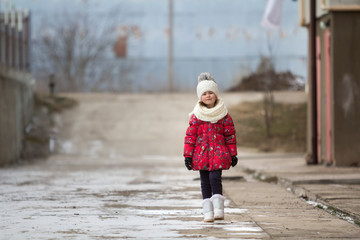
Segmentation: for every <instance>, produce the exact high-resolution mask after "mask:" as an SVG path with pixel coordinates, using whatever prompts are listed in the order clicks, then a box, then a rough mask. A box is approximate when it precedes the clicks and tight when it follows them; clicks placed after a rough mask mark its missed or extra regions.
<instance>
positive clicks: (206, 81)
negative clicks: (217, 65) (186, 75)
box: [196, 72, 219, 100]
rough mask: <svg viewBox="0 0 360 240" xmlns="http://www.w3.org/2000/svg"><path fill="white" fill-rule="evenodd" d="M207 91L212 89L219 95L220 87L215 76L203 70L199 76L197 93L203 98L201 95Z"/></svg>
mask: <svg viewBox="0 0 360 240" xmlns="http://www.w3.org/2000/svg"><path fill="white" fill-rule="evenodd" d="M207 91H211V92H213V93H215V95H216V96H217V97H219V89H218V85H217V84H216V82H215V80H214V77H213V76H211V74H210V73H208V72H203V73H200V75H199V76H198V85H197V87H196V93H197V96H198V98H199V100H201V95H202V94H203V93H204V92H207Z"/></svg>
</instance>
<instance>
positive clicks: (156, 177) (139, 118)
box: [0, 94, 360, 240]
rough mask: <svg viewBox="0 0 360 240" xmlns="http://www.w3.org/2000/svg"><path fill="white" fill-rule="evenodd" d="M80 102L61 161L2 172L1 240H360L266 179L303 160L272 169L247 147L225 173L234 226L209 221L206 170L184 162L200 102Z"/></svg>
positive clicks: (69, 115)
mask: <svg viewBox="0 0 360 240" xmlns="http://www.w3.org/2000/svg"><path fill="white" fill-rule="evenodd" d="M72 97H74V98H76V99H77V100H78V101H79V103H80V104H79V106H78V107H76V108H75V109H73V110H71V111H68V112H65V113H63V114H62V115H59V116H57V118H56V122H57V128H58V130H59V134H58V139H57V148H58V151H59V152H58V154H55V155H53V156H52V157H51V158H50V159H48V160H46V161H37V162H35V163H29V164H23V165H20V166H11V167H7V168H3V169H0V232H1V234H0V239H6V240H7V239H109V238H112V239H127V238H134V239H175V238H183V239H360V228H359V227H358V226H357V225H355V224H352V223H349V222H348V221H345V220H342V219H340V218H339V217H337V216H334V215H332V214H329V213H328V212H326V211H323V210H322V209H320V208H319V207H317V206H314V205H311V204H309V203H308V202H306V201H304V200H303V199H301V198H299V197H298V196H296V195H295V194H293V193H292V192H291V191H288V190H286V189H285V188H284V187H283V186H281V185H279V184H274V183H271V182H270V183H269V182H264V181H259V180H258V179H257V178H260V179H261V178H264V177H262V176H265V173H268V174H269V176H273V175H271V174H270V173H273V174H274V176H279V174H280V173H281V174H289V175H290V176H292V175H294V176H295V175H296V172H297V171H298V170H299V169H298V168H299V164H300V160H299V159H300V158H299V159H298V160H297V161H293V158H298V157H299V156H293V157H289V156H287V157H286V158H287V161H286V163H287V164H289V166H288V168H284V169H283V167H282V165H281V164H279V163H278V165H277V166H278V168H276V169H274V168H273V171H272V172H271V171H270V170H271V168H270V167H271V166H273V163H274V162H271V161H272V160H274V159H277V158H276V157H274V155H271V154H266V155H262V154H258V153H254V152H251V151H247V150H244V149H239V160H240V161H239V166H237V167H235V168H232V169H230V170H229V171H225V172H224V194H225V196H226V199H227V200H226V202H225V205H226V211H225V213H226V217H225V220H224V221H216V222H215V223H204V222H202V216H201V192H200V182H199V181H198V173H197V172H192V171H187V170H186V168H185V167H184V165H183V158H182V156H181V152H182V147H183V146H182V142H183V138H184V134H185V129H186V127H187V124H188V123H187V113H188V112H189V109H190V110H191V109H192V107H193V104H194V101H195V100H196V99H194V98H193V97H192V95H191V96H189V95H186V94H185V95H182V94H178V95H170V94H163V95H152V94H148V95H116V94H94V95H89V94H85V95H81V94H79V95H72ZM234 97H235V98H234ZM224 98H227V99H228V100H229V101H228V102H233V103H236V102H238V101H242V100H245V99H248V96H246V97H243V96H240V95H227V96H224ZM230 100H231V101H230ZM286 158H284V156H283V155H282V157H281V160H282V161H284V159H286ZM303 167H304V169H308V167H307V166H303ZM310 169H314V168H313V166H312V167H311V168H310ZM325 169H326V168H325ZM354 171H355V170H354ZM254 173H259V174H254ZM291 173H293V174H291ZM354 174H356V173H354ZM309 175H311V173H309ZM313 175H314V176H315V174H313ZM344 175H347V174H344ZM297 176H298V178H299V179H300V180H301V179H304V178H302V177H301V175H297ZM269 179H270V180H274V179H275V178H274V177H272V178H268V180H269ZM279 179H280V178H279Z"/></svg>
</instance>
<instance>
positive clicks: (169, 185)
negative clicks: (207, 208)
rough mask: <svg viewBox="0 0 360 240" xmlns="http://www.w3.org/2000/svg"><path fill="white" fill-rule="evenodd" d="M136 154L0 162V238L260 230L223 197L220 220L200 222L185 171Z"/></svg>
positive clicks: (194, 185) (195, 186)
mask: <svg viewBox="0 0 360 240" xmlns="http://www.w3.org/2000/svg"><path fill="white" fill-rule="evenodd" d="M139 160H140V159H130V160H128V161H126V162H125V161H122V163H121V164H118V162H117V161H103V162H101V163H100V164H99V162H97V161H91V160H83V159H79V158H64V157H62V156H58V157H54V158H52V159H51V160H50V161H48V162H46V163H44V164H38V165H35V166H24V167H18V168H10V169H6V170H1V171H0V172H1V198H0V201H1V223H0V232H1V236H0V238H1V239H107V238H137V239H147V238H154V239H174V238H179V237H180V238H186V239H192V238H199V237H204V236H212V237H224V236H226V237H227V238H231V237H233V238H234V239H239V237H241V238H246V239H249V238H264V237H266V233H264V232H263V231H262V229H261V228H259V227H258V226H257V225H256V223H254V222H252V221H251V220H249V219H246V218H245V217H244V216H242V213H243V212H245V211H246V209H240V208H237V207H235V206H234V205H233V203H232V202H230V201H229V200H228V201H227V202H226V205H227V218H226V220H224V221H218V222H216V223H215V224H207V223H203V222H202V216H201V209H200V204H201V200H200V199H201V196H200V194H199V181H194V180H193V177H195V175H194V174H193V173H186V174H184V169H183V167H180V166H177V164H166V163H164V162H162V160H158V159H153V160H151V164H143V163H142V164H137V163H138V162H139ZM171 160H172V161H176V159H171ZM153 164H159V165H160V166H159V167H154V165H153ZM174 165H175V166H174ZM224 233H225V235H224Z"/></svg>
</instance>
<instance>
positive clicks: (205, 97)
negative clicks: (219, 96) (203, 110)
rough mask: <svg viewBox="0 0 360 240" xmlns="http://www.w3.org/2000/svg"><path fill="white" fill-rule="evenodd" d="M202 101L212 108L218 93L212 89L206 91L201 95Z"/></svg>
mask: <svg viewBox="0 0 360 240" xmlns="http://www.w3.org/2000/svg"><path fill="white" fill-rule="evenodd" d="M201 101H202V102H203V103H204V104H205V105H206V106H207V107H208V108H212V107H214V106H215V102H216V95H215V93H213V92H211V91H207V92H204V93H203V94H202V95H201Z"/></svg>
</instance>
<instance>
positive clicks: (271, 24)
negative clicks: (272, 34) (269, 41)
mask: <svg viewBox="0 0 360 240" xmlns="http://www.w3.org/2000/svg"><path fill="white" fill-rule="evenodd" d="M283 2H284V0H268V3H267V5H266V9H265V13H264V16H263V19H262V21H261V26H263V27H264V28H268V29H277V28H278V27H279V26H280V22H281V15H282V5H283Z"/></svg>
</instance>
